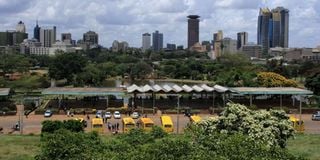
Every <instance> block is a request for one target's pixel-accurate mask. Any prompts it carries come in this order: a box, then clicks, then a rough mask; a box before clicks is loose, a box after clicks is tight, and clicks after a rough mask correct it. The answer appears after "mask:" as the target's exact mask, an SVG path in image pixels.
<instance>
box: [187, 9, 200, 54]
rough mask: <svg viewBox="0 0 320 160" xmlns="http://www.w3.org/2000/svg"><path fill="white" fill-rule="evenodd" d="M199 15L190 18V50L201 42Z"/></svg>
mask: <svg viewBox="0 0 320 160" xmlns="http://www.w3.org/2000/svg"><path fill="white" fill-rule="evenodd" d="M198 18H200V16H198V15H189V16H188V48H190V47H192V46H193V45H194V44H195V43H197V42H199V19H198Z"/></svg>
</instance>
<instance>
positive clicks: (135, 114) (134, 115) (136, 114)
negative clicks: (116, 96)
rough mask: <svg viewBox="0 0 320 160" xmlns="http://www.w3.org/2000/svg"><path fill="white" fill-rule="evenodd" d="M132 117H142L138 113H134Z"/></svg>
mask: <svg viewBox="0 0 320 160" xmlns="http://www.w3.org/2000/svg"><path fill="white" fill-rule="evenodd" d="M131 117H132V118H133V119H137V118H139V117H140V115H139V113H138V112H133V113H132V114H131Z"/></svg>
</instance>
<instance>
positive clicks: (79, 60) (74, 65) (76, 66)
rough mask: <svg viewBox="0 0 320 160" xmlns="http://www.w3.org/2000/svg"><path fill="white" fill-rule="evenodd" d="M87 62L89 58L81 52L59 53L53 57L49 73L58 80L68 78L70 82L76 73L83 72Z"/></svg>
mask: <svg viewBox="0 0 320 160" xmlns="http://www.w3.org/2000/svg"><path fill="white" fill-rule="evenodd" d="M86 64H87V60H86V58H84V57H83V56H82V55H81V54H78V53H64V54H58V55H56V57H54V58H53V60H52V63H51V64H50V66H49V75H50V77H51V78H53V79H56V80H59V79H67V81H68V82H69V83H70V82H72V81H73V77H74V76H75V75H76V74H78V73H81V72H83V69H84V67H85V66H86Z"/></svg>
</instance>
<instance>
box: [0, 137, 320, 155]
mask: <svg viewBox="0 0 320 160" xmlns="http://www.w3.org/2000/svg"><path fill="white" fill-rule="evenodd" d="M39 149H40V136H18V135H0V160H2V159H3V160H31V159H34V156H35V155H36V154H37V152H38V151H39ZM319 149H320V135H296V137H295V139H290V140H289V143H288V150H289V151H290V152H291V153H292V154H294V155H301V156H302V157H305V158H307V159H311V160H319V159H320V152H319V151H320V150H319Z"/></svg>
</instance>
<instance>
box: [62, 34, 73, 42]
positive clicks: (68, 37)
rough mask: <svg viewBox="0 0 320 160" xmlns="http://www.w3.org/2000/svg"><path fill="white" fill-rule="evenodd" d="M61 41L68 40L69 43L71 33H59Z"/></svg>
mask: <svg viewBox="0 0 320 160" xmlns="http://www.w3.org/2000/svg"><path fill="white" fill-rule="evenodd" d="M61 41H62V42H68V43H70V44H71V42H72V38H71V33H61Z"/></svg>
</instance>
